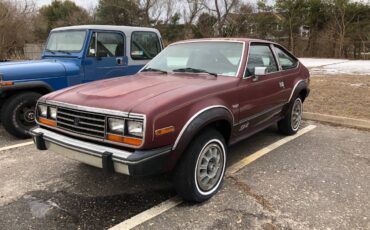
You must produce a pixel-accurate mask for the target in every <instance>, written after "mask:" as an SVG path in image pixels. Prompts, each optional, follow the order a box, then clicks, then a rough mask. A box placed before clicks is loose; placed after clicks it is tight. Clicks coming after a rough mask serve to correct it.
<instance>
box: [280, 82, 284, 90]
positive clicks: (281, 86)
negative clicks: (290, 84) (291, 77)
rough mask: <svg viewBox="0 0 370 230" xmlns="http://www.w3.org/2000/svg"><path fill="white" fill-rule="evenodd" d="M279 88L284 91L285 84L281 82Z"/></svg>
mask: <svg viewBox="0 0 370 230" xmlns="http://www.w3.org/2000/svg"><path fill="white" fill-rule="evenodd" d="M279 86H280V88H283V89H284V88H285V84H284V82H283V81H280V82H279Z"/></svg>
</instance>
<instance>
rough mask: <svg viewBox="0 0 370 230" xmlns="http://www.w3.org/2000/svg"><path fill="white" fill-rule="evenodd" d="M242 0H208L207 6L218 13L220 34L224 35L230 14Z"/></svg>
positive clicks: (217, 24) (214, 12) (218, 30)
mask: <svg viewBox="0 0 370 230" xmlns="http://www.w3.org/2000/svg"><path fill="white" fill-rule="evenodd" d="M239 3H240V0H206V1H205V7H206V8H207V9H208V10H209V11H210V13H213V14H215V15H216V19H217V22H216V27H217V32H218V35H219V36H222V35H223V31H224V27H225V25H226V22H227V19H228V16H229V15H230V13H231V12H232V11H233V10H234V9H235V8H236V7H237V6H238V5H239Z"/></svg>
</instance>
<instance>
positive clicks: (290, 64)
mask: <svg viewBox="0 0 370 230" xmlns="http://www.w3.org/2000/svg"><path fill="white" fill-rule="evenodd" d="M274 47H275V53H276V56H277V58H278V60H279V62H280V65H281V68H282V69H283V70H288V69H293V68H295V67H297V65H298V60H297V59H296V58H295V57H293V56H292V55H291V54H290V53H288V52H287V51H285V50H284V49H283V48H281V47H279V46H276V45H275V46H274Z"/></svg>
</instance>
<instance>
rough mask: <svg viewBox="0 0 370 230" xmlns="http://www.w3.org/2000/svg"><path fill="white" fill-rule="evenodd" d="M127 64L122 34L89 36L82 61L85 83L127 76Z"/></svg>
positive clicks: (111, 33)
mask: <svg viewBox="0 0 370 230" xmlns="http://www.w3.org/2000/svg"><path fill="white" fill-rule="evenodd" d="M127 63H128V60H127V56H125V36H124V35H123V33H121V32H110V31H109V32H108V31H97V32H93V33H92V34H91V38H90V45H89V49H88V52H87V55H86V58H85V61H84V69H85V82H89V81H95V80H101V79H107V78H112V77H118V76H123V75H127V74H126V73H125V68H126V67H127Z"/></svg>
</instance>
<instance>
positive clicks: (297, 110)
mask: <svg viewBox="0 0 370 230" xmlns="http://www.w3.org/2000/svg"><path fill="white" fill-rule="evenodd" d="M302 113H303V103H302V99H301V98H300V97H297V98H296V99H295V100H294V101H293V103H291V104H290V105H289V110H288V114H287V115H286V116H285V117H284V118H283V119H282V120H281V121H279V122H278V128H279V131H280V132H281V133H283V134H285V135H293V134H296V133H297V131H298V129H299V126H300V125H301V121H302Z"/></svg>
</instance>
